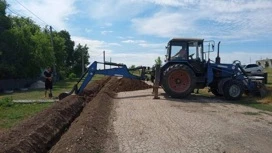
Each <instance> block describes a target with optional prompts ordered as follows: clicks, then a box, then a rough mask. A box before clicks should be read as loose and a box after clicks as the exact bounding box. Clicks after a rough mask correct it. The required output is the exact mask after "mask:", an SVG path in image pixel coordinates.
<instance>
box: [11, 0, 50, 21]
mask: <svg viewBox="0 0 272 153" xmlns="http://www.w3.org/2000/svg"><path fill="white" fill-rule="evenodd" d="M15 1H16V2H17V3H18V4H20V5H21V6H22V7H24V8H25V9H26V10H27V11H28V12H30V13H31V14H32V15H34V16H35V17H36V18H38V19H39V20H41V21H42V22H43V23H45V24H46V25H48V24H47V23H46V22H45V21H44V20H42V19H41V18H40V17H38V16H37V15H36V14H35V13H33V12H32V11H30V10H29V9H28V8H27V7H25V6H24V5H23V4H21V3H20V2H19V1H17V0H15Z"/></svg>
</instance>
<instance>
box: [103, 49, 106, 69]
mask: <svg viewBox="0 0 272 153" xmlns="http://www.w3.org/2000/svg"><path fill="white" fill-rule="evenodd" d="M103 62H104V70H105V69H106V65H105V51H103Z"/></svg>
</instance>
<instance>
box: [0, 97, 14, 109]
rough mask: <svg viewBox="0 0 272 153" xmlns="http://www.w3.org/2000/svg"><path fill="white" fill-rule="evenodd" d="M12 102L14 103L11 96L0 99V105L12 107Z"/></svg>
mask: <svg viewBox="0 0 272 153" xmlns="http://www.w3.org/2000/svg"><path fill="white" fill-rule="evenodd" d="M13 104H14V103H13V100H12V98H11V97H6V98H3V99H0V107H12V106H13Z"/></svg>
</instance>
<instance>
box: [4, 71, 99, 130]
mask: <svg viewBox="0 0 272 153" xmlns="http://www.w3.org/2000/svg"><path fill="white" fill-rule="evenodd" d="M102 77H104V76H103V75H95V76H94V78H93V79H92V81H94V80H99V79H101V78H102ZM78 80H79V79H78V78H77V79H70V80H62V81H59V82H57V83H56V84H54V85H53V95H54V96H58V95H59V94H60V93H62V92H66V91H71V90H72V88H73V86H74V85H75V84H76V82H77V81H78ZM80 85H81V83H80V84H79V87H80ZM13 99H22V100H24V99H34V100H35V99H44V90H43V89H36V90H29V91H25V92H19V91H16V92H14V93H12V94H0V131H2V130H5V129H9V128H10V127H12V126H14V125H16V124H17V123H19V122H21V121H22V120H24V119H26V118H28V117H30V116H33V115H35V114H36V113H38V112H40V111H42V110H43V109H45V108H47V107H50V106H51V105H52V104H53V103H31V104H20V103H13V102H12V100H13Z"/></svg>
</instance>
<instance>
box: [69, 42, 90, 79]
mask: <svg viewBox="0 0 272 153" xmlns="http://www.w3.org/2000/svg"><path fill="white" fill-rule="evenodd" d="M88 50H89V48H88V47H87V45H84V46H82V45H81V44H78V45H77V46H76V48H75V53H74V62H75V63H74V65H73V72H74V73H75V74H76V75H77V76H81V72H82V57H83V61H84V70H86V69H87V65H89V64H90V62H89V57H90V56H89V53H88Z"/></svg>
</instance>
